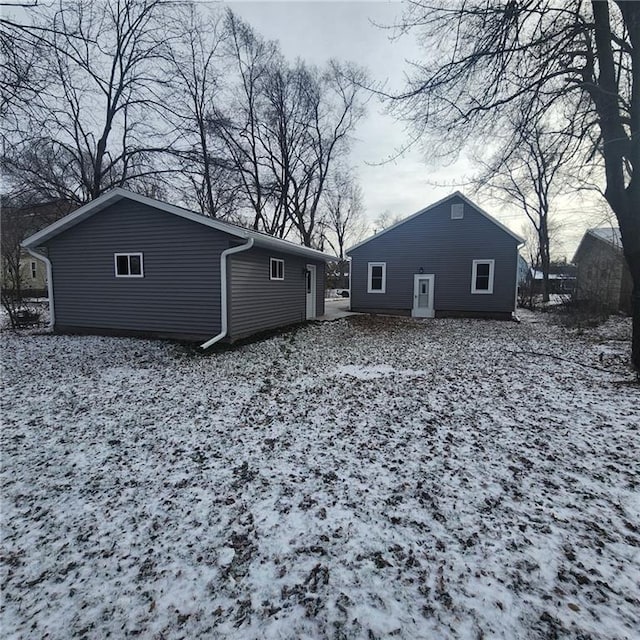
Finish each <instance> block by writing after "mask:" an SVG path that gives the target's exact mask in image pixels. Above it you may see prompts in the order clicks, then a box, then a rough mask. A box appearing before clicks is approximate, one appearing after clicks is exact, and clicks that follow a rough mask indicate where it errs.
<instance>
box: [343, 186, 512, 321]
mask: <svg viewBox="0 0 640 640" xmlns="http://www.w3.org/2000/svg"><path fill="white" fill-rule="evenodd" d="M522 243H523V240H522V238H520V237H519V236H517V235H516V234H515V233H513V232H512V231H510V230H509V229H507V228H506V227H505V226H504V225H502V224H500V223H499V222H498V221H497V220H495V219H494V218H492V217H491V216H490V215H489V214H488V213H486V212H485V211H483V210H482V209H480V208H479V207H478V206H477V205H475V204H474V203H473V202H471V200H469V199H468V198H466V197H465V196H464V195H462V194H461V193H459V192H456V193H454V194H452V195H450V196H448V197H447V198H444V199H443V200H440V201H439V202H436V203H435V204H432V205H431V206H429V207H427V208H426V209H422V210H421V211H418V212H417V213H415V214H414V215H412V216H409V217H408V218H405V219H404V220H402V221H401V222H399V223H397V224H395V225H393V226H392V227H389V228H388V229H385V230H384V231H381V232H380V233H378V234H376V235H374V236H372V237H370V238H368V239H367V240H365V241H364V242H361V243H360V244H357V245H356V246H354V247H351V248H350V249H349V250H348V251H347V254H348V255H349V256H350V258H351V309H352V311H364V312H369V313H391V314H399V315H412V316H415V317H426V318H433V317H445V316H472V317H474V316H476V317H491V318H511V316H512V314H513V312H514V311H515V305H516V290H517V276H518V247H519V246H520V245H521V244H522Z"/></svg>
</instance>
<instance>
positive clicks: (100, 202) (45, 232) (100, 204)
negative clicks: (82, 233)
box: [22, 187, 337, 262]
mask: <svg viewBox="0 0 640 640" xmlns="http://www.w3.org/2000/svg"><path fill="white" fill-rule="evenodd" d="M125 198H126V199H128V200H133V201H134V202H139V203H140V204H144V205H147V206H149V207H152V208H154V209H159V210H160V211H164V212H166V213H171V214H173V215H176V216H179V217H181V218H185V219H186V220H191V221H192V222H197V223H198V224H201V225H203V226H205V227H210V228H211V229H217V230H218V231H222V232H224V233H227V234H229V235H231V236H234V237H236V238H240V239H242V240H247V239H249V238H253V240H254V244H255V245H256V246H261V247H264V248H267V249H272V250H278V251H282V252H283V253H294V254H297V255H301V256H305V257H307V258H314V259H316V260H322V261H324V262H329V261H332V260H337V258H336V257H335V256H332V255H330V254H327V253H323V252H322V251H317V250H316V249H310V248H309V247H304V246H302V245H297V244H295V243H293V242H289V241H288V240H281V239H280V238H273V237H271V236H268V235H265V234H261V233H258V232H256V231H253V230H251V229H243V228H242V227H236V226H234V225H231V224H228V223H226V222H221V221H219V220H216V219H215V218H207V217H206V216H203V215H201V214H199V213H195V212H193V211H189V210H188V209H183V208H182V207H176V206H175V205H172V204H168V203H166V202H162V201H160V200H154V199H153V198H148V197H147V196H143V195H140V194H138V193H134V192H133V191H129V190H127V189H123V188H122V187H116V188H115V189H112V190H111V191H108V192H107V193H104V194H102V195H101V196H100V197H98V198H96V199H95V200H92V201H91V202H89V203H87V204H85V205H84V206H82V207H80V208H79V209H78V210H77V211H74V212H73V213H70V214H69V215H66V216H65V217H64V218H61V219H60V220H58V221H57V222H54V223H53V224H50V225H49V226H48V227H45V228H44V229H42V230H41V231H39V232H38V233H35V234H33V235H32V236H29V237H28V238H27V239H26V240H25V241H24V242H23V243H22V246H23V247H25V248H27V247H37V246H38V245H40V244H43V243H44V242H46V241H47V240H49V239H51V238H53V237H54V236H57V235H58V234H59V233H62V232H63V231H66V230H67V229H68V228H70V227H73V226H74V225H76V224H78V223H80V222H82V221H83V220H86V219H87V218H89V217H90V216H92V215H93V214H95V213H98V212H99V211H101V210H102V209H106V207H108V206H109V205H111V204H114V203H115V202H118V201H119V200H122V199H125Z"/></svg>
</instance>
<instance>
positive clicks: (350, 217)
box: [322, 169, 366, 260]
mask: <svg viewBox="0 0 640 640" xmlns="http://www.w3.org/2000/svg"><path fill="white" fill-rule="evenodd" d="M323 210H324V215H323V216H322V224H323V227H324V235H325V238H326V242H327V244H328V245H329V246H330V247H331V250H332V251H333V252H334V254H335V255H336V256H337V257H338V258H340V259H341V260H344V259H345V254H344V252H345V249H346V248H347V247H348V246H349V245H351V244H355V243H356V242H358V240H360V239H361V238H362V236H363V235H364V233H365V228H366V227H365V223H364V204H363V197H362V187H360V185H359V184H357V183H356V181H355V179H354V177H353V175H352V174H351V173H349V172H348V171H346V170H344V169H343V170H337V171H336V172H335V173H333V174H332V176H331V178H330V180H329V182H328V186H327V189H326V190H325V192H324V195H323Z"/></svg>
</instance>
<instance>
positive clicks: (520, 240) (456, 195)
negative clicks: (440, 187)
mask: <svg viewBox="0 0 640 640" xmlns="http://www.w3.org/2000/svg"><path fill="white" fill-rule="evenodd" d="M452 198H460V199H461V200H462V201H463V202H464V203H465V204H467V205H469V206H470V207H473V209H474V210H475V211H477V212H478V213H479V214H481V215H483V216H484V217H485V218H487V220H489V222H493V224H495V225H496V226H497V227H498V228H500V229H502V231H504V232H505V233H508V234H509V235H510V236H511V237H512V238H513V239H514V240H516V241H517V242H518V244H519V245H520V244H524V239H523V238H521V237H520V236H519V235H518V234H516V233H514V232H513V231H511V229H509V228H508V227H506V226H505V225H503V224H502V223H501V222H498V221H497V220H496V219H495V218H494V217H493V216H491V215H489V214H488V213H487V212H486V211H485V210H484V209H481V208H480V207H479V206H478V205H477V204H475V203H474V202H472V201H471V200H469V198H467V196H465V195H464V194H463V193H461V192H460V191H455V192H454V193H452V194H450V195H448V196H446V197H445V198H442V199H441V200H438V201H437V202H434V203H433V204H430V205H429V206H428V207H425V208H424V209H420V211H417V212H416V213H414V214H412V215H410V216H407V217H406V218H404V219H403V220H400V222H396V223H395V224H392V225H391V226H390V227H387V228H386V229H383V230H382V231H380V232H379V233H374V234H373V235H372V236H369V237H368V238H367V239H366V240H363V241H362V242H359V243H358V244H355V245H353V247H349V248H348V249H347V251H346V252H345V253H350V252H351V251H354V250H355V249H357V248H358V247H361V246H362V245H365V244H367V242H371V240H375V239H377V238H379V237H380V236H382V235H384V234H385V233H388V232H389V231H392V230H393V229H395V228H396V227H399V226H401V225H403V224H404V223H405V222H409V220H413V219H414V218H417V217H418V216H421V215H422V214H424V213H428V212H429V211H431V210H432V209H435V208H436V207H439V206H440V205H441V204H443V203H444V202H446V201H447V200H451V199H452Z"/></svg>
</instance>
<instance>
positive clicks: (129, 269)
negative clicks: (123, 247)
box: [113, 253, 144, 278]
mask: <svg viewBox="0 0 640 640" xmlns="http://www.w3.org/2000/svg"><path fill="white" fill-rule="evenodd" d="M113 262H114V266H115V273H116V278H143V277H144V267H143V264H142V254H141V253H114V254H113Z"/></svg>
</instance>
